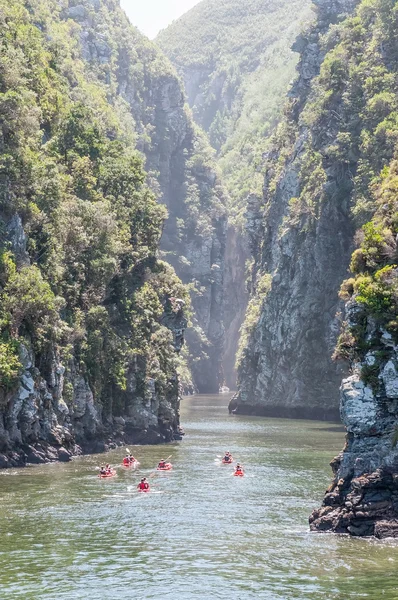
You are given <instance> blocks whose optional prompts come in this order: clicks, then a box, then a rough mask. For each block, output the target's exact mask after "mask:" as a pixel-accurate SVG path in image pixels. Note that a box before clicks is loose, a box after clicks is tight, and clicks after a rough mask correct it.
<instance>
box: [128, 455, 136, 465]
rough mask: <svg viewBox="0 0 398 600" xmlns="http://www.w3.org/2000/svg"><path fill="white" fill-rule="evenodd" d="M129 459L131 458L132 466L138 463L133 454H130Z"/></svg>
mask: <svg viewBox="0 0 398 600" xmlns="http://www.w3.org/2000/svg"><path fill="white" fill-rule="evenodd" d="M128 458H129V461H130V464H133V463H135V462H136V461H137V459H136V458H134V456H133V455H132V454H129V457H128Z"/></svg>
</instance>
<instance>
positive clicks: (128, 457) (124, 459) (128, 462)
mask: <svg viewBox="0 0 398 600" xmlns="http://www.w3.org/2000/svg"><path fill="white" fill-rule="evenodd" d="M130 462H131V461H130V456H129V455H128V454H126V456H125V457H124V458H123V464H124V465H125V466H126V467H128V466H129V464H130Z"/></svg>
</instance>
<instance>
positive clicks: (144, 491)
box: [138, 488, 151, 494]
mask: <svg viewBox="0 0 398 600" xmlns="http://www.w3.org/2000/svg"><path fill="white" fill-rule="evenodd" d="M138 491H139V492H142V493H144V494H145V493H147V492H150V491H151V490H150V489H149V488H148V489H147V490H141V489H140V488H138Z"/></svg>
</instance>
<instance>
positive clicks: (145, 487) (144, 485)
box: [139, 481, 149, 490]
mask: <svg viewBox="0 0 398 600" xmlns="http://www.w3.org/2000/svg"><path fill="white" fill-rule="evenodd" d="M139 488H140V490H149V483H147V482H146V481H145V482H144V481H141V482H140V483H139Z"/></svg>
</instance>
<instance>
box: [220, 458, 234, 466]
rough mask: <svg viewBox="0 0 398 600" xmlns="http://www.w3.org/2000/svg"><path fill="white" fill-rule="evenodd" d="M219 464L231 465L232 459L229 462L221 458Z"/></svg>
mask: <svg viewBox="0 0 398 600" xmlns="http://www.w3.org/2000/svg"><path fill="white" fill-rule="evenodd" d="M221 462H222V464H223V465H232V463H233V462H234V459H233V458H231V460H225V458H223V459H222V461H221Z"/></svg>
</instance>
